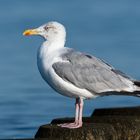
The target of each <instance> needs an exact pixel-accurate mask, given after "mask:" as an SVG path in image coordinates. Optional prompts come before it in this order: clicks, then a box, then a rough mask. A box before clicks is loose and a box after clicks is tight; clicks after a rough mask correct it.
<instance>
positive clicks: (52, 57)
mask: <svg viewBox="0 0 140 140" xmlns="http://www.w3.org/2000/svg"><path fill="white" fill-rule="evenodd" d="M42 49H43V48H41V49H40V50H39V51H38V58H37V59H38V60H37V63H38V69H39V71H40V73H41V75H42V77H43V79H44V80H45V81H46V82H47V83H48V84H49V85H50V86H51V87H52V88H53V89H55V90H56V91H57V92H59V93H60V94H62V95H64V96H68V97H73V98H77V97H81V98H93V97H96V96H95V95H93V94H92V93H91V92H89V91H88V90H86V89H80V88H78V87H76V86H75V85H73V84H72V83H69V82H67V81H64V80H63V79H62V78H61V77H59V76H58V75H57V74H56V73H55V71H54V69H53V67H52V65H53V63H55V62H60V61H63V60H62V59H61V58H60V57H59V54H60V51H61V49H60V50H57V51H53V53H48V52H47V50H42Z"/></svg>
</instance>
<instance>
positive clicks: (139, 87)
mask: <svg viewBox="0 0 140 140" xmlns="http://www.w3.org/2000/svg"><path fill="white" fill-rule="evenodd" d="M23 35H25V36H30V35H39V36H41V37H43V38H44V42H43V44H42V45H41V47H39V49H38V53H37V65H38V69H39V72H40V74H41V76H42V78H43V79H44V80H45V81H46V82H47V83H48V84H49V85H50V86H51V87H52V88H53V89H54V90H55V91H57V92H58V93H60V94H62V95H64V96H67V97H71V98H75V99H76V102H75V121H74V122H73V123H63V124H59V126H61V127H66V128H70V129H72V128H79V127H82V124H83V122H82V114H83V113H82V112H83V106H84V102H83V100H84V99H91V98H96V97H100V96H105V95H130V96H140V81H137V80H134V79H132V78H131V77H129V76H127V75H126V74H124V73H123V72H121V71H119V70H116V69H115V68H114V67H112V66H111V65H109V64H108V63H106V62H105V61H103V60H102V59H99V58H97V57H95V56H93V55H90V54H87V53H82V52H79V51H75V50H74V49H72V48H67V47H65V40H66V29H65V27H64V26H63V25H62V24H61V23H58V22H56V21H51V22H48V23H46V24H44V25H42V26H40V27H38V28H35V29H28V30H25V31H24V32H23Z"/></svg>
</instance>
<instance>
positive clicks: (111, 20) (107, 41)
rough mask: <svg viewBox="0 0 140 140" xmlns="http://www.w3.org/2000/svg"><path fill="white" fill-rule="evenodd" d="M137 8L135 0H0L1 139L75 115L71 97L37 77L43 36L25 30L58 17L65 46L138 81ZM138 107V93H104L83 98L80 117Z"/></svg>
mask: <svg viewBox="0 0 140 140" xmlns="http://www.w3.org/2000/svg"><path fill="white" fill-rule="evenodd" d="M139 7H140V1H139V0H135V1H131V0H123V1H122V0H117V1H112V0H106V1H105V0H88V1H87V0H83V1H81V0H77V1H74V0H71V1H66V0H59V1H58V0H40V1H39V0H38V1H37V0H34V1H33V0H32V1H31V0H30V1H29V0H24V1H23V0H11V1H10V0H0V138H29V137H30V138H31V137H33V136H34V134H35V133H36V131H37V129H38V127H39V126H40V125H42V124H46V123H49V122H50V121H51V120H52V119H53V118H58V117H66V116H69V117H70V116H73V115H74V100H72V99H69V98H66V97H63V96H61V95H59V94H57V93H56V92H55V91H53V90H52V89H51V88H50V87H49V86H48V85H47V84H46V83H45V82H44V81H43V79H42V78H41V76H40V74H39V72H38V69H37V65H36V52H37V49H38V47H39V46H40V44H41V43H42V41H43V40H42V39H41V38H40V37H29V38H27V37H23V36H22V32H23V31H24V30H25V29H27V28H34V27H38V26H40V25H41V24H44V23H46V22H48V21H51V20H55V21H59V22H61V23H63V24H64V25H65V26H66V28H67V43H66V45H67V46H69V47H72V48H75V49H76V50H81V51H84V52H87V53H91V54H93V55H96V56H98V57H99V58H102V59H105V60H106V61H107V62H109V63H110V64H112V65H113V66H114V67H116V68H117V69H120V70H122V71H123V72H125V73H127V74H129V75H130V76H132V77H133V78H136V79H140V55H139V54H140V8H139ZM136 105H140V99H138V98H136V97H125V96H109V97H102V98H97V99H94V100H90V101H89V100H88V101H85V107H84V115H85V116H88V115H90V114H91V113H92V111H93V110H94V109H95V108H104V107H121V106H136Z"/></svg>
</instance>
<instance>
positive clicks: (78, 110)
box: [59, 98, 83, 128]
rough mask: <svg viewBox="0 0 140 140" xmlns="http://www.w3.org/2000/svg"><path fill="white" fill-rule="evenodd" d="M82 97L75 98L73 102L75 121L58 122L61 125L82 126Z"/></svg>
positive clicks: (69, 126) (67, 126)
mask: <svg viewBox="0 0 140 140" xmlns="http://www.w3.org/2000/svg"><path fill="white" fill-rule="evenodd" d="M82 112H83V99H80V98H77V99H76V103H75V121H74V122H73V123H65V124H60V125H59V126H61V127H66V128H79V127H82Z"/></svg>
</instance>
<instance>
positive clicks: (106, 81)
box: [52, 51, 131, 93]
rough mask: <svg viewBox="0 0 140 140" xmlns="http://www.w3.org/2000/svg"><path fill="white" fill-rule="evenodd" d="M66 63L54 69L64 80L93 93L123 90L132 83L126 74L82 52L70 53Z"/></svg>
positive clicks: (56, 64) (67, 55)
mask: <svg viewBox="0 0 140 140" xmlns="http://www.w3.org/2000/svg"><path fill="white" fill-rule="evenodd" d="M61 57H62V59H63V60H65V62H57V63H54V64H53V66H52V67H53V69H54V71H55V72H56V74H57V75H59V77H61V78H62V79H63V80H65V81H67V82H70V83H72V84H74V85H75V86H77V87H79V88H81V89H87V90H88V91H90V92H92V93H100V92H107V91H117V90H123V89H125V88H127V87H128V85H127V83H126V81H127V80H128V81H131V79H130V78H129V77H127V76H126V75H125V74H124V73H122V72H120V71H117V70H115V69H114V68H113V67H111V66H110V65H108V64H107V63H105V62H104V61H102V60H100V59H98V58H96V57H94V56H90V55H86V54H83V53H80V52H75V51H68V52H67V53H64V54H63V55H62V56H61Z"/></svg>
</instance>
